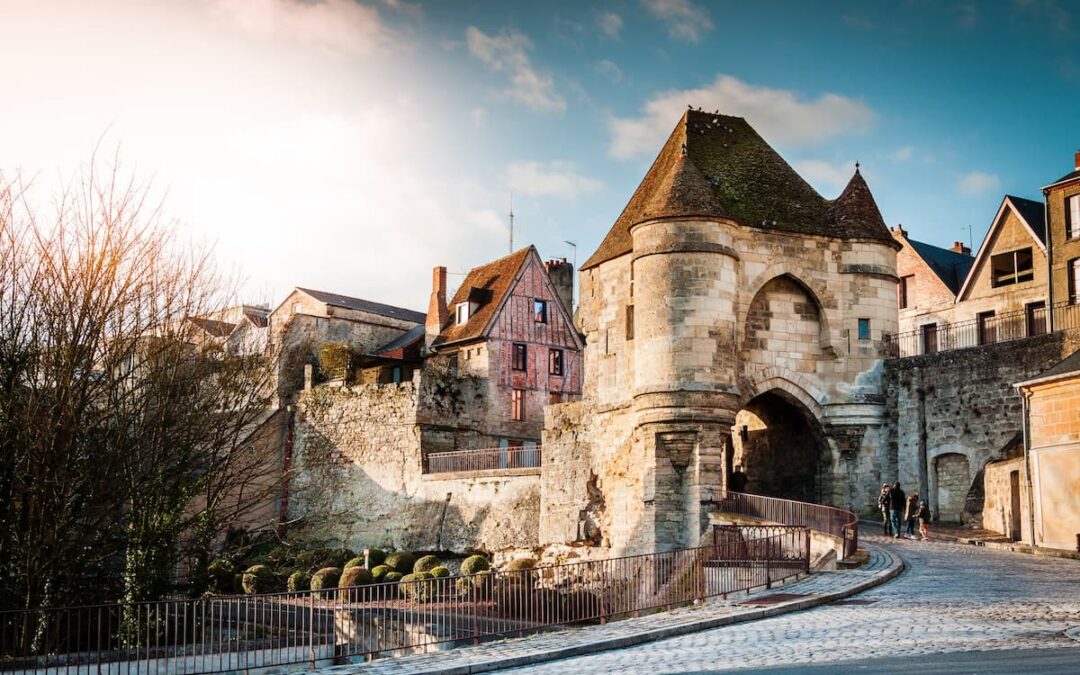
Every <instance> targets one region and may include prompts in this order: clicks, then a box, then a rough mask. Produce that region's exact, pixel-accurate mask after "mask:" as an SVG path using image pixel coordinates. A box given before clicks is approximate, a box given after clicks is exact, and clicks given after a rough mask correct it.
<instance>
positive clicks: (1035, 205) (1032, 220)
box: [1005, 195, 1046, 244]
mask: <svg viewBox="0 0 1080 675" xmlns="http://www.w3.org/2000/svg"><path fill="white" fill-rule="evenodd" d="M1005 199H1008V200H1009V201H1011V202H1012V204H1013V206H1014V207H1015V208H1016V210H1017V212H1019V214H1020V217H1021V218H1023V219H1024V220H1025V221H1027V224H1028V225H1030V226H1031V229H1032V230H1033V231H1034V232H1035V236H1037V237H1038V238H1039V241H1041V242H1042V243H1043V244H1045V243H1046V211H1045V210H1044V209H1043V203H1042V202H1036V201H1032V200H1030V199H1024V198H1023V197H1014V196H1013V195H1005Z"/></svg>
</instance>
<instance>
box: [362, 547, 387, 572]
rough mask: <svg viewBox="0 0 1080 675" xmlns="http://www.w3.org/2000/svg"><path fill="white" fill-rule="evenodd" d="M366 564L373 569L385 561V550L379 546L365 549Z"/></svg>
mask: <svg viewBox="0 0 1080 675" xmlns="http://www.w3.org/2000/svg"><path fill="white" fill-rule="evenodd" d="M367 557H368V565H370V567H371V569H372V570H374V569H375V568H376V567H378V566H379V565H382V564H383V563H384V562H386V551H384V550H382V549H381V548H369V549H368V550H367Z"/></svg>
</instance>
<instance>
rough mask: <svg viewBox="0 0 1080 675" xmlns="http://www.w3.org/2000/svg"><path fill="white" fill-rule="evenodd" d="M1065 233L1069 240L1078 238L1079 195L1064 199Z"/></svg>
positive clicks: (1079, 235) (1079, 227) (1079, 218)
mask: <svg viewBox="0 0 1080 675" xmlns="http://www.w3.org/2000/svg"><path fill="white" fill-rule="evenodd" d="M1065 232H1066V233H1067V236H1068V238H1069V239H1077V238H1080V195H1073V196H1071V197H1068V198H1066V199H1065Z"/></svg>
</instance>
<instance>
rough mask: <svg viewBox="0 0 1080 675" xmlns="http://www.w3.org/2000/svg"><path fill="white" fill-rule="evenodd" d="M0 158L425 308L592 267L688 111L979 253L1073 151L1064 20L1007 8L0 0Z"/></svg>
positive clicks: (1025, 4)
mask: <svg viewBox="0 0 1080 675" xmlns="http://www.w3.org/2000/svg"><path fill="white" fill-rule="evenodd" d="M0 59H2V62H3V63H5V64H6V65H7V67H6V68H5V74H4V85H5V96H4V97H3V100H4V104H3V105H0V172H3V173H4V174H5V175H13V173H14V172H20V173H21V174H22V175H23V176H24V177H29V178H32V179H33V190H34V192H35V194H38V195H48V194H50V193H51V191H52V190H54V189H55V187H56V186H59V185H62V184H64V183H65V182H66V181H69V180H70V179H71V177H72V176H73V175H75V173H76V172H77V170H78V168H79V167H80V166H81V165H84V164H85V163H86V162H87V161H88V160H89V159H90V158H91V157H92V156H93V154H94V152H95V150H97V151H98V152H99V154H103V155H107V156H109V157H112V156H113V155H114V151H117V152H118V153H119V157H120V158H121V160H122V163H123V168H124V170H125V171H129V172H131V173H133V174H134V175H136V176H138V177H140V178H142V179H144V180H147V181H152V184H153V186H154V190H155V191H156V192H157V193H159V194H161V195H162V196H163V198H164V207H163V209H164V212H165V213H167V214H168V215H170V216H172V217H174V218H175V219H176V221H177V227H178V228H179V229H178V231H179V233H180V234H181V235H182V236H183V237H185V238H189V239H190V240H192V241H195V242H200V243H208V244H210V245H213V246H214V249H215V254H216V256H217V257H218V260H219V262H220V263H221V265H222V267H223V268H225V269H227V270H232V271H234V272H236V273H237V274H239V275H240V276H241V277H242V278H243V280H244V282H243V287H242V297H241V298H240V299H242V300H244V301H250V302H267V303H269V304H271V305H272V306H273V305H276V304H277V303H278V302H280V301H281V300H282V299H283V298H284V296H285V294H286V293H287V292H288V291H289V290H290V289H291V288H293V287H294V286H302V287H310V288H316V289H320V290H325V291H331V292H336V293H341V294H345V295H352V296H357V297H361V298H366V299H370V300H376V301H380V302H386V303H390V304H396V305H401V306H404V307H408V308H412V309H418V310H424V309H426V307H427V302H428V295H429V293H430V284H431V269H432V267H434V266H436V265H445V266H446V267H447V268H448V269H449V270H450V272H451V277H450V283H451V286H453V285H455V282H457V283H459V282H460V280H461V278H462V276H461V274H462V273H463V272H465V271H466V270H467V269H468V268H470V267H473V266H476V265H479V264H482V263H484V262H486V261H489V260H491V259H493V258H496V257H499V256H501V255H505V254H506V253H507V252H508V251H509V246H510V242H509V238H510V237H509V232H508V217H507V216H508V212H509V210H510V207H511V195H512V200H513V211H514V214H515V219H514V236H513V242H514V246H515V248H516V247H519V246H523V245H526V244H535V245H536V246H537V248H538V249H539V251H540V254H541V255H542V256H544V257H545V258H553V257H566V258H568V259H570V260H571V261H572V260H574V257H575V248H574V247H572V246H571V245H569V244H567V243H566V242H567V241H571V242H575V243H576V245H577V246H576V256H577V262H578V263H581V262H584V261H585V259H586V258H588V257H589V255H590V254H591V253H592V252H593V251H594V250H595V248H596V247H597V245H598V244H599V242H600V240H601V239H602V238H603V236H604V235H605V234H606V232H607V230H608V229H609V227H610V226H611V224H612V223H613V222H614V221H615V219H616V218H617V217H618V215H619V212H620V211H621V210H622V208H623V207H624V206H625V204H626V202H627V201H628V199H629V198H630V195H631V194H632V193H633V191H634V189H635V188H636V186H637V184H638V183H639V182H640V180H641V179H642V178H643V176H644V174H645V171H646V170H647V168H648V166H649V164H650V163H651V162H652V160H653V158H654V157H655V155H656V153H657V152H658V151H659V149H660V147H661V145H662V143H663V141H664V139H665V138H666V137H667V135H668V134H669V133H670V131H671V129H672V128H673V127H674V125H675V124H676V122H677V121H678V118H679V116H680V114H681V112H682V111H683V110H685V109H686V106H687V105H693V106H695V107H698V106H700V107H703V108H705V109H708V110H717V109H718V110H720V111H721V112H723V113H726V114H732V115H740V116H743V117H746V118H747V120H748V121H749V122H750V124H751V125H752V126H754V127H755V128H756V129H757V130H758V131H759V133H761V134H762V136H763V137H764V138H765V139H766V140H767V141H769V142H770V143H771V144H772V145H773V146H774V147H775V148H776V149H777V150H778V151H779V152H780V153H781V154H782V155H783V156H784V158H785V159H787V161H788V162H789V163H791V164H792V165H793V166H794V167H795V168H796V169H797V170H798V171H799V172H800V173H801V174H802V175H803V177H804V178H806V179H807V180H808V181H809V182H810V183H811V185H813V186H814V187H815V188H816V189H817V190H818V191H819V192H820V193H821V194H823V195H824V196H825V197H827V198H834V197H836V196H837V195H838V194H839V192H840V190H841V189H842V188H843V186H844V184H845V183H846V182H847V180H848V178H849V177H850V175H851V173H852V171H853V168H854V164H855V162H856V161H858V162H860V163H861V167H862V172H863V175H864V176H865V177H866V179H867V182H868V183H869V184H870V187H871V190H872V191H873V193H874V195H875V197H876V199H877V202H878V205H879V207H880V209H881V212H882V214H883V216H884V218H885V221H886V222H887V223H888V224H889V225H890V226H895V225H896V224H898V223H902V224H903V226H904V228H905V229H906V230H908V231H909V232H910V236H911V237H913V238H915V239H919V240H922V241H926V242H929V243H932V244H936V245H940V246H949V245H951V244H952V242H953V241H956V240H962V241H965V242H967V241H969V238H972V239H974V242H975V244H976V246H977V245H978V243H979V242H980V241H981V239H982V236H983V235H984V233H985V232H986V230H987V229H988V228H989V226H990V221H991V219H992V218H993V215H994V214H995V212H996V211H997V209H998V206H999V205H1000V202H1001V199H1002V197H1003V196H1004V195H1005V194H1014V195H1019V196H1023V197H1028V198H1035V199H1038V198H1040V197H1041V193H1040V188H1041V187H1042V186H1043V185H1046V184H1048V183H1050V182H1052V181H1053V180H1054V179H1056V178H1058V177H1059V176H1061V175H1063V174H1065V173H1067V172H1069V171H1071V170H1072V169H1073V155H1074V152H1075V151H1077V149H1080V7H1078V6H1077V5H1076V4H1075V3H1069V2H1064V1H1062V2H1055V1H1053V0H1010V1H1001V2H945V1H941V2H937V1H934V2H931V1H922V0H908V1H903V0H901V1H898V2H891V3H865V2H824V1H823V2H813V3H807V2H773V1H769V0H761V1H758V2H753V3H748V2H706V1H705V0H624V1H621V2H620V1H615V0H612V1H610V2H594V3H590V2H581V1H578V2H574V1H570V2H506V1H503V2H499V1H492V2H465V1H461V2H451V1H450V0H440V1H432V2H424V1H422V0H415V1H412V2H409V1H406V0H94V2H85V1H81V0H80V1H73V0H25V1H23V0H0Z"/></svg>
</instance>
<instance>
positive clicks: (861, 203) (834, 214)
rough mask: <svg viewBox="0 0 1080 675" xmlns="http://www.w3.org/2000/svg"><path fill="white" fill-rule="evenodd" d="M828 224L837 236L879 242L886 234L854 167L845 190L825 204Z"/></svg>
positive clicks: (887, 231)
mask: <svg viewBox="0 0 1080 675" xmlns="http://www.w3.org/2000/svg"><path fill="white" fill-rule="evenodd" d="M829 224H830V225H831V226H832V230H833V232H835V233H836V236H839V237H861V238H865V239H880V238H882V235H883V234H884V235H886V236H888V235H889V228H888V226H887V225H885V219H884V218H882V217H881V211H879V210H878V206H877V202H876V201H874V195H873V194H871V193H870V186H869V185H867V184H866V181H865V180H863V177H862V173H860V172H859V167H858V165H856V167H855V174H854V175H853V176H852V177H851V180H849V181H848V184H847V187H845V188H844V191H843V192H841V193H840V196H839V197H837V198H836V199H834V200H833V202H832V204H830V205H829Z"/></svg>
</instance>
